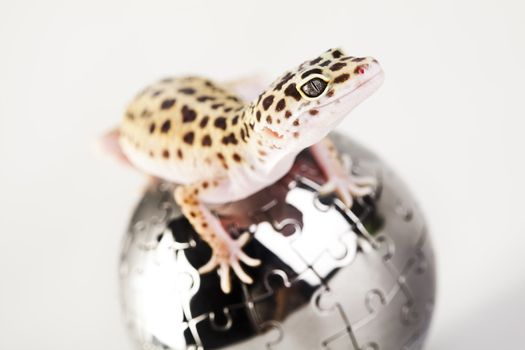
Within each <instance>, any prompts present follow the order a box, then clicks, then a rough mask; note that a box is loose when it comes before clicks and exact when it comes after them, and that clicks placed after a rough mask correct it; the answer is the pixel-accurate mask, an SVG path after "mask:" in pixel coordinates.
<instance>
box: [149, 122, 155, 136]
mask: <svg viewBox="0 0 525 350" xmlns="http://www.w3.org/2000/svg"><path fill="white" fill-rule="evenodd" d="M155 127H156V125H155V123H151V124H150V125H149V133H150V134H153V133H154V132H155Z"/></svg>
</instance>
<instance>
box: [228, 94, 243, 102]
mask: <svg viewBox="0 0 525 350" xmlns="http://www.w3.org/2000/svg"><path fill="white" fill-rule="evenodd" d="M226 99H227V100H231V101H234V102H241V101H240V100H239V99H238V98H237V96H233V95H229V96H227V97H226Z"/></svg>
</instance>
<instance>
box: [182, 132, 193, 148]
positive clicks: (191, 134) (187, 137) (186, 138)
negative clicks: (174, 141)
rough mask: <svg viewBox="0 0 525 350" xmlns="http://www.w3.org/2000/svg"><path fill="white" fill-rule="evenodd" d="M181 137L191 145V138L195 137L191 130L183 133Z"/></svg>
mask: <svg viewBox="0 0 525 350" xmlns="http://www.w3.org/2000/svg"><path fill="white" fill-rule="evenodd" d="M182 139H183V140H184V142H185V143H187V144H188V145H192V144H193V140H194V139H195V134H194V133H193V131H189V132H187V133H186V134H184V137H183V138H182Z"/></svg>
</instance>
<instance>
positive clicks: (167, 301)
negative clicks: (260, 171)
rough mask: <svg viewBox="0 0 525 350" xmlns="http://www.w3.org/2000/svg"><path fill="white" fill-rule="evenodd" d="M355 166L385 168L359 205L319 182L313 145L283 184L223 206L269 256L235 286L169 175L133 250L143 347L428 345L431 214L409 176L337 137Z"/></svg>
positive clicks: (129, 271)
mask: <svg viewBox="0 0 525 350" xmlns="http://www.w3.org/2000/svg"><path fill="white" fill-rule="evenodd" d="M331 137H332V139H333V140H334V141H335V144H336V145H337V147H338V148H339V151H340V152H341V153H343V154H344V153H346V154H349V155H351V156H352V160H353V162H354V164H353V165H350V164H349V166H351V167H352V171H354V172H356V173H359V174H360V175H374V176H376V177H377V179H378V183H379V184H378V186H377V189H376V192H375V194H374V196H371V197H365V198H363V199H360V200H358V201H357V202H356V203H355V204H354V206H353V207H352V211H349V210H346V209H344V208H343V207H342V205H341V203H340V202H339V200H337V199H336V198H329V197H322V196H320V195H319V193H318V192H317V190H318V189H319V185H318V183H322V181H323V178H322V175H321V173H320V171H319V169H318V168H317V167H316V166H315V164H314V163H313V162H312V160H311V158H309V156H308V154H307V153H306V152H305V153H303V154H301V155H300V156H299V157H298V159H297V161H296V164H295V165H294V168H293V169H292V170H291V171H290V173H289V174H288V175H287V176H285V177H284V178H283V179H282V180H280V181H279V182H278V183H276V184H275V185H273V186H271V187H269V188H267V189H265V190H264V191H261V192H260V193H258V194H255V195H253V196H252V197H250V198H248V199H246V200H243V201H241V202H238V203H235V204H230V205H226V206H222V207H218V208H216V211H217V213H219V214H220V215H221V219H222V221H223V224H224V225H225V226H226V227H228V228H229V229H230V232H232V234H233V235H235V234H240V233H242V232H243V230H245V229H247V230H250V231H251V232H253V233H254V237H255V238H254V239H252V241H251V242H250V243H248V244H247V246H246V247H245V248H244V249H245V251H247V252H249V255H250V256H253V257H255V258H259V259H261V260H262V265H261V266H260V267H257V268H250V267H247V271H248V272H249V273H250V275H251V276H252V277H253V278H254V281H255V282H254V284H252V285H244V284H242V283H241V282H240V281H239V280H237V279H235V277H234V276H233V277H232V278H234V280H233V290H232V292H231V293H230V294H224V293H222V291H221V290H220V287H219V279H218V276H217V274H216V273H215V272H213V273H209V274H205V275H199V274H198V273H197V269H198V267H199V266H201V265H202V264H204V263H205V262H206V261H208V259H209V255H210V253H211V251H210V249H209V248H208V246H207V245H206V244H205V243H203V242H201V241H199V238H198V236H197V235H196V234H195V233H194V232H193V230H192V228H191V226H190V224H189V223H188V222H187V221H186V219H185V218H184V217H183V216H181V213H180V211H179V208H178V207H177V206H176V204H175V203H174V201H173V199H172V195H171V194H172V190H173V187H172V185H170V184H167V183H159V184H157V185H155V186H152V187H151V188H150V189H149V190H148V191H147V192H146V194H145V196H144V198H143V199H142V201H141V202H140V204H139V205H138V207H137V209H136V211H135V213H134V215H133V218H132V221H131V224H130V228H129V231H128V232H127V234H126V236H125V239H124V245H123V250H122V257H121V265H120V278H121V292H122V302H123V309H124V313H125V317H126V322H127V324H128V326H129V328H130V330H131V332H132V333H133V335H134V337H135V339H137V341H138V342H137V344H138V346H139V347H140V348H142V349H214V348H227V349H250V350H251V349H261V350H263V349H353V350H358V349H359V350H389V349H421V347H422V345H423V341H424V338H425V335H426V332H427V329H428V327H429V324H430V319H431V315H432V309H433V305H434V293H435V270H434V259H433V253H432V247H431V243H430V241H429V237H428V233H427V228H426V226H425V221H424V218H423V216H422V214H421V212H420V210H419V209H418V207H417V205H416V203H415V201H414V199H413V198H412V197H411V196H410V194H409V192H408V191H407V189H406V188H405V186H404V184H403V183H402V182H401V181H400V180H399V179H398V178H397V177H396V176H395V175H394V174H393V173H392V172H391V171H390V170H389V169H388V168H387V167H386V166H385V165H384V164H383V163H382V162H381V161H379V160H378V159H377V157H375V156H374V155H372V154H371V153H370V152H368V151H366V150H365V149H363V148H362V147H361V146H359V145H357V144H355V143H354V142H352V141H350V140H348V139H347V138H344V137H342V136H340V135H337V134H333V135H331Z"/></svg>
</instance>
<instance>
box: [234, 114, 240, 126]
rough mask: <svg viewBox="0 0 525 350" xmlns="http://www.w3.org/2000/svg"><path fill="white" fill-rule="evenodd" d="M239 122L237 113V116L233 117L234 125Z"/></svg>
mask: <svg viewBox="0 0 525 350" xmlns="http://www.w3.org/2000/svg"><path fill="white" fill-rule="evenodd" d="M238 122H239V116H238V115H236V116H235V117H233V119H232V125H237V123H238Z"/></svg>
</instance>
